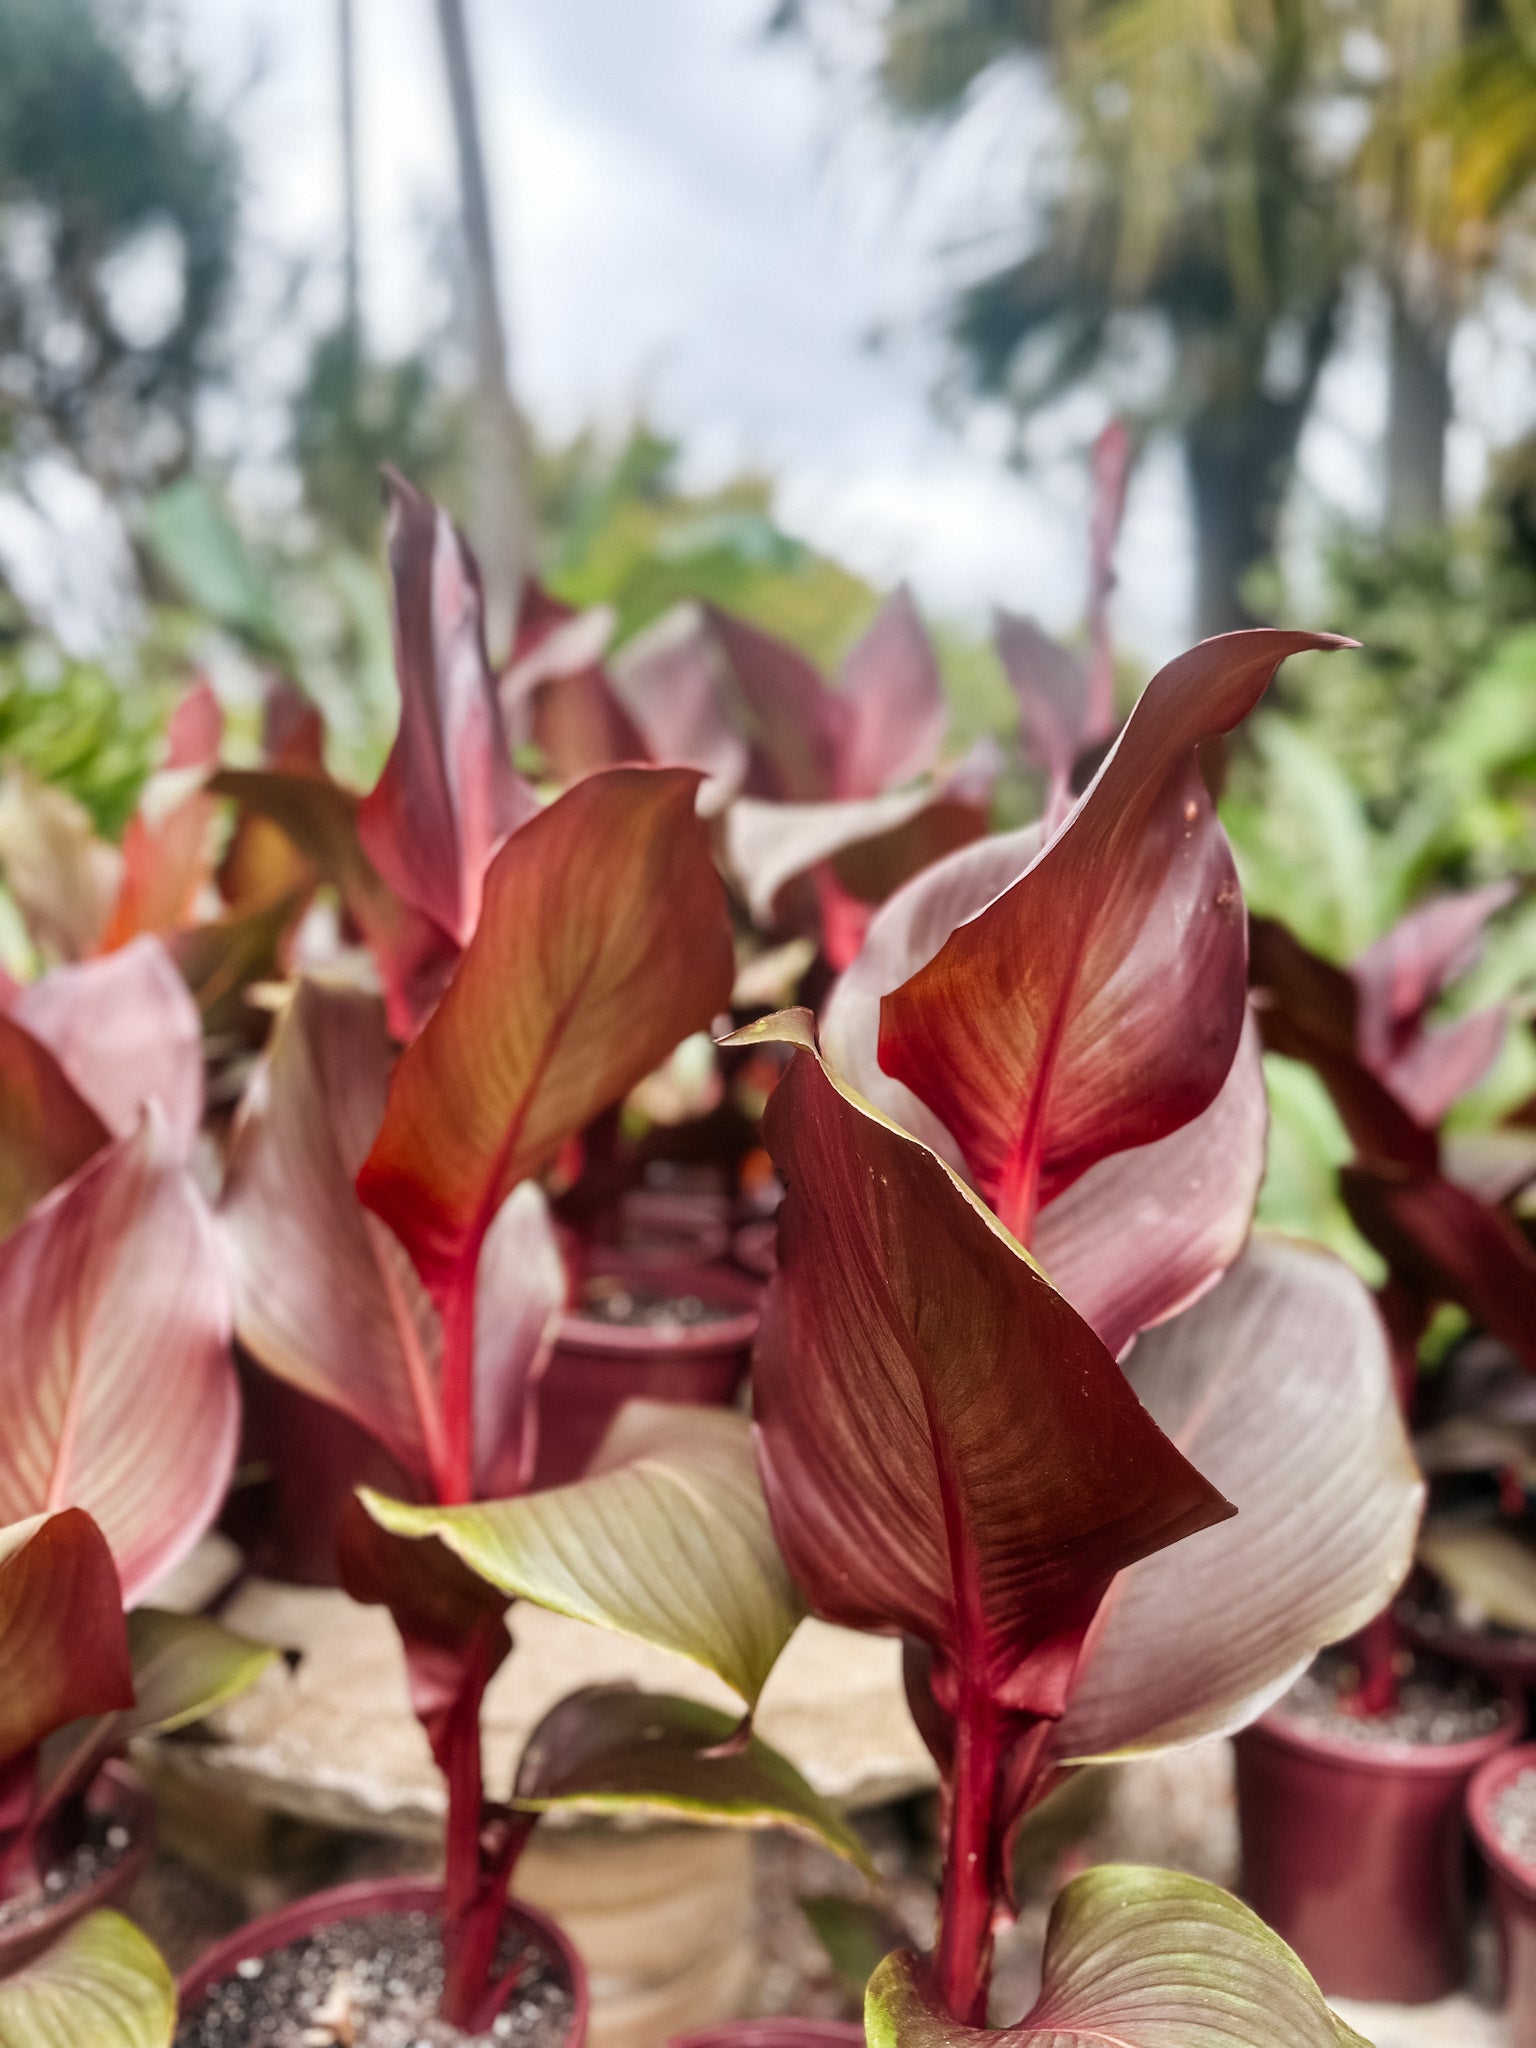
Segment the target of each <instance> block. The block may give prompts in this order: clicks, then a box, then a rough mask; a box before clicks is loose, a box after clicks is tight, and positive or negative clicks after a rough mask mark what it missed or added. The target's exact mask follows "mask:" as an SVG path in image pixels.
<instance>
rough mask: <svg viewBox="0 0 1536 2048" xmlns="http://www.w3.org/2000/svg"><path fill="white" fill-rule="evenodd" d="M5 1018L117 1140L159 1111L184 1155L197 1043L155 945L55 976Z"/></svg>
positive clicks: (199, 1093)
mask: <svg viewBox="0 0 1536 2048" xmlns="http://www.w3.org/2000/svg"><path fill="white" fill-rule="evenodd" d="M11 1015H12V1017H13V1018H14V1019H15V1021H16V1022H17V1023H18V1024H21V1025H24V1026H25V1027H26V1029H27V1030H28V1031H30V1032H31V1033H32V1035H33V1037H34V1038H38V1039H41V1041H42V1042H43V1044H44V1045H46V1046H47V1047H48V1049H49V1051H50V1052H52V1053H53V1055H54V1057H55V1058H56V1059H57V1060H58V1062H59V1065H60V1066H61V1067H62V1068H63V1069H64V1072H65V1073H66V1074H67V1075H68V1076H69V1078H70V1080H71V1081H72V1082H73V1083H74V1085H75V1087H76V1088H78V1089H79V1091H80V1093H81V1094H82V1095H83V1096H84V1097H85V1099H86V1101H87V1102H88V1103H89V1104H90V1105H91V1107H92V1108H93V1109H94V1110H95V1111H96V1112H97V1114H98V1115H99V1116H100V1117H101V1118H102V1121H103V1122H104V1123H105V1124H106V1125H107V1127H108V1128H109V1129H110V1130H111V1131H112V1132H113V1133H114V1135H115V1136H117V1137H125V1136H126V1135H127V1134H128V1133H129V1132H130V1131H132V1130H133V1129H134V1128H135V1127H136V1126H137V1124H138V1122H139V1118H140V1113H141V1111H142V1110H143V1107H144V1104H145V1103H146V1102H158V1103H159V1105H160V1107H161V1109H162V1110H163V1111H164V1112H165V1117H166V1123H167V1126H168V1128H169V1130H170V1132H171V1135H172V1136H173V1138H174V1139H175V1141H176V1143H177V1145H178V1147H179V1148H180V1149H181V1151H182V1153H183V1154H188V1153H190V1152H191V1150H192V1146H193V1144H194V1143H195V1141H196V1138H197V1131H198V1125H199V1124H200V1123H201V1121H202V1114H203V1038H202V1025H201V1023H200V1021H199V1019H198V1014H197V1005H196V1003H194V1002H193V1000H192V997H191V995H190V994H189V992H188V989H187V985H186V983H185V982H184V981H183V979H182V977H181V974H180V972H179V971H178V969H177V967H176V963H175V962H174V961H173V960H172V958H171V956H170V954H169V953H168V952H167V951H166V949H165V947H164V945H163V944H162V943H161V941H160V940H159V939H157V938H152V937H148V936H146V937H143V938H138V939H134V940H132V941H130V943H129V944H127V945H125V946H123V947H121V948H120V949H119V950H118V951H117V952H115V953H106V954H103V955H102V956H101V957H100V958H99V959H95V960H82V961H79V962H76V963H74V964H71V965H66V966H63V967H55V968H54V969H53V970H52V971H51V973H48V974H45V975H44V976H43V977H42V979H41V980H40V981H34V982H30V983H28V984H27V986H26V987H24V988H23V989H21V990H20V992H19V993H18V994H17V996H16V999H15V1001H14V1002H13V1003H12V1005H11Z"/></svg>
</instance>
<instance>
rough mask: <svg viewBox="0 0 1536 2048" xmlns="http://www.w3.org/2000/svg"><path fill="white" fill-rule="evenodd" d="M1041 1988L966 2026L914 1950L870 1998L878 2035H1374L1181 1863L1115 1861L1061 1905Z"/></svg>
mask: <svg viewBox="0 0 1536 2048" xmlns="http://www.w3.org/2000/svg"><path fill="white" fill-rule="evenodd" d="M1041 1979H1042V1981H1041V1987H1040V1996H1039V1997H1038V1998H1037V1999H1036V2001H1035V2003H1034V2005H1033V2007H1032V2008H1031V2009H1030V2011H1029V2012H1028V2013H1026V2014H1025V2016H1024V2018H1023V2019H1022V2020H1020V2021H1019V2023H1018V2025H1017V2026H1014V2027H1003V2028H998V2029H993V2030H988V2029H986V2028H983V2027H967V2026H962V2025H961V2024H960V2023H959V2022H958V2021H955V2020H952V2019H951V2018H950V2017H949V2015H948V2014H947V2013H946V2012H944V2010H943V2009H942V2007H938V2006H936V2005H935V2004H933V2003H932V2001H931V1998H930V1995H929V1992H928V1990H927V1987H926V1985H925V1984H924V1982H923V1978H922V1975H921V1969H920V1966H919V1965H918V1964H917V1962H916V1959H915V1958H914V1957H913V1956H912V1955H910V1954H909V1953H906V1952H902V1953H899V1954H897V1955H893V1956H890V1957H888V1958H887V1960H886V1961H885V1962H884V1963H882V1964H881V1966H880V1968H879V1970H878V1971H877V1972H876V1973H875V1975H874V1977H873V1978H872V1979H871V1981H870V1986H869V1992H868V1996H867V1999H866V2003H865V2008H864V2025H865V2031H866V2034H867V2037H868V2041H869V2048H986V2044H989V2043H991V2044H995V2048H1069V2044H1075V2043H1078V2042H1083V2043H1090V2042H1091V2043H1095V2044H1097V2043H1114V2044H1115V2048H1195V2044H1196V2043H1198V2044H1199V2048H1369V2044H1368V2043H1366V2042H1364V2041H1362V2040H1361V2037H1360V2036H1359V2035H1358V2034H1356V2033H1355V2032H1354V2030H1353V2029H1352V2028H1350V2027H1347V2026H1346V2025H1345V2024H1344V2022H1343V2021H1342V2020H1341V2019H1340V2018H1339V2016H1338V2015H1337V2013H1335V2012H1332V2011H1330V2009H1329V2007H1328V2005H1327V2004H1326V2002H1325V2001H1324V1998H1323V1994H1322V1993H1321V1992H1320V1991H1319V1990H1318V1988H1317V1986H1316V1985H1315V1984H1314V1983H1313V1981H1312V1979H1311V1978H1310V1977H1309V1976H1308V1975H1307V1972H1306V1969H1305V1967H1304V1966H1303V1964H1302V1962H1301V1960H1300V1958H1299V1957H1298V1956H1296V1955H1295V1954H1294V1953H1293V1952H1292V1951H1291V1950H1290V1949H1288V1948H1287V1947H1286V1945H1285V1943H1284V1942H1283V1941H1282V1940H1281V1939H1280V1937H1279V1935H1278V1934H1273V1933H1271V1932H1270V1930H1269V1928H1267V1927H1266V1926H1265V1925H1264V1923H1263V1921H1262V1920H1261V1919H1260V1918H1259V1916H1258V1915H1257V1914H1256V1913H1253V1912H1250V1911H1249V1909H1248V1908H1247V1907H1246V1906H1244V1905H1240V1904H1239V1903H1238V1901H1237V1900H1236V1899H1234V1898H1233V1897H1232V1895H1231V1894H1230V1893H1229V1892H1224V1891H1222V1890H1220V1889H1219V1888H1218V1887H1217V1886H1216V1885H1213V1884H1206V1883H1204V1882H1203V1881H1202V1880H1201V1879H1199V1878H1195V1877H1184V1876H1182V1875H1180V1874H1178V1873H1177V1872H1175V1871H1171V1870H1148V1869H1143V1868H1141V1867H1140V1866H1138V1865H1135V1864H1128V1863H1105V1864H1101V1865H1100V1866H1099V1867H1098V1868H1097V1869H1095V1870H1089V1871H1086V1872H1085V1873H1084V1875H1083V1876H1081V1877H1078V1878H1074V1879H1073V1881H1072V1883H1071V1884H1069V1885H1068V1886H1067V1888H1066V1890H1065V1891H1064V1892H1062V1894H1061V1896H1060V1897H1059V1898H1058V1899H1057V1901H1056V1904H1055V1906H1054V1907H1053V1908H1052V1911H1051V1922H1050V1927H1049V1929H1048V1931H1047V1934H1046V1938H1045V1956H1044V1959H1043V1962H1042V1966H1041Z"/></svg>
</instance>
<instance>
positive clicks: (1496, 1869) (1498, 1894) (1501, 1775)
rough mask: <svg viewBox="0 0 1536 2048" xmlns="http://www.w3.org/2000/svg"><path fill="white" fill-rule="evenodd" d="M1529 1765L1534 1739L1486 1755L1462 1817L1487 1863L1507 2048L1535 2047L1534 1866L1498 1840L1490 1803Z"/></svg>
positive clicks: (1534, 1755) (1535, 1764) (1535, 1752)
mask: <svg viewBox="0 0 1536 2048" xmlns="http://www.w3.org/2000/svg"><path fill="white" fill-rule="evenodd" d="M1529 1770H1536V1743H1522V1744H1521V1745H1520V1746H1519V1747H1518V1748H1516V1749H1506V1750H1505V1752H1504V1754H1503V1755H1502V1756H1496V1757H1491V1758H1490V1759H1489V1761H1488V1762H1487V1763H1485V1764H1484V1765H1483V1766H1482V1768H1481V1769H1480V1770H1479V1771H1478V1772H1477V1773H1476V1774H1475V1776H1474V1777H1473V1779H1472V1782H1471V1784H1470V1785H1469V1786H1468V1787H1467V1819H1468V1821H1469V1822H1470V1824H1471V1828H1472V1833H1473V1836H1474V1837H1475V1839H1476V1842H1477V1846H1478V1848H1479V1849H1480V1850H1481V1852H1482V1858H1483V1861H1484V1863H1486V1864H1487V1866H1488V1874H1489V1879H1490V1883H1491V1889H1492V1892H1493V1903H1494V1909H1495V1911H1496V1912H1497V1914H1498V1919H1499V1948H1500V1951H1501V1952H1502V1955H1503V1960H1504V1969H1503V1976H1504V2006H1505V2022H1506V2025H1507V2027H1508V2031H1509V2041H1510V2048H1536V1865H1532V1864H1529V1863H1522V1862H1521V1861H1520V1859H1519V1858H1518V1857H1516V1856H1514V1855H1512V1854H1511V1853H1510V1851H1509V1850H1508V1849H1506V1848H1505V1846H1504V1844H1503V1843H1502V1842H1501V1841H1500V1840H1499V1836H1498V1831H1497V1830H1496V1828H1495V1827H1494V1825H1493V1805H1494V1801H1495V1800H1496V1799H1497V1798H1498V1796H1499V1794H1500V1793H1501V1792H1502V1791H1503V1790H1504V1787H1505V1786H1506V1785H1508V1784H1510V1783H1511V1782H1512V1781H1513V1780H1514V1779H1516V1778H1518V1777H1519V1775H1520V1773H1521V1772H1522V1771H1529Z"/></svg>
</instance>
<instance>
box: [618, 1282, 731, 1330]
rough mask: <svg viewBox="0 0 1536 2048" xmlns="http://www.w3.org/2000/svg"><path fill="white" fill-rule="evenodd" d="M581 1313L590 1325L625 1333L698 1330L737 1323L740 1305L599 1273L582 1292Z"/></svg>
mask: <svg viewBox="0 0 1536 2048" xmlns="http://www.w3.org/2000/svg"><path fill="white" fill-rule="evenodd" d="M581 1313H582V1315H583V1316H584V1317H585V1318H586V1320H587V1321H588V1322H591V1323H610V1324H612V1325H614V1326H615V1327H616V1328H620V1329H626V1330H676V1329H684V1330H695V1329H698V1328H700V1327H701V1326H703V1325H705V1324H708V1323H733V1322H735V1320H736V1318H737V1317H738V1316H739V1315H740V1314H741V1305H740V1303H739V1302H728V1301H708V1300H706V1299H705V1297H704V1296H703V1295H700V1294H673V1293H669V1292H667V1291H665V1290H664V1289H661V1288H656V1287H647V1286H645V1285H644V1284H643V1282H639V1281H635V1280H615V1279H612V1278H610V1277H608V1276H607V1275H604V1274H598V1275H596V1276H595V1277H594V1278H593V1279H591V1280H589V1281H588V1282H587V1283H586V1285H585V1287H583V1289H582V1290H581Z"/></svg>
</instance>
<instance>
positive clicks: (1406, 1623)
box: [1397, 1603, 1536, 1686]
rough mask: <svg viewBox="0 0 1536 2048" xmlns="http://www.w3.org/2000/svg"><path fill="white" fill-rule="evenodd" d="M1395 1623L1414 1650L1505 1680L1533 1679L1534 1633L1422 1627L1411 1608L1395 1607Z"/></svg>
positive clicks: (1535, 1674)
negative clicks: (1509, 1633) (1514, 1634)
mask: <svg viewBox="0 0 1536 2048" xmlns="http://www.w3.org/2000/svg"><path fill="white" fill-rule="evenodd" d="M1397 1622H1398V1626H1399V1627H1400V1628H1401V1629H1402V1632H1403V1634H1404V1635H1405V1636H1406V1637H1407V1638H1408V1640H1409V1642H1410V1643H1412V1644H1413V1646H1414V1648H1415V1649H1416V1650H1427V1651H1429V1652H1430V1653H1431V1655H1433V1656H1436V1657H1448V1658H1449V1659H1450V1660H1451V1662H1452V1663H1455V1664H1467V1665H1470V1666H1471V1668H1472V1669H1473V1670H1474V1671H1481V1672H1482V1673H1483V1674H1484V1676H1485V1677H1490V1678H1496V1679H1499V1680H1502V1681H1504V1682H1505V1683H1507V1684H1515V1685H1520V1686H1528V1685H1530V1684H1531V1683H1533V1682H1536V1636H1526V1637H1524V1638H1522V1637H1520V1636H1488V1635H1484V1634H1482V1633H1481V1632H1480V1631H1479V1630H1477V1629H1473V1628H1454V1627H1447V1628H1426V1627H1425V1626H1424V1624H1423V1622H1422V1621H1421V1620H1420V1619H1419V1618H1418V1616H1417V1615H1416V1613H1415V1612H1414V1610H1413V1608H1412V1607H1410V1606H1408V1605H1407V1604H1406V1603H1404V1605H1403V1606H1401V1607H1400V1608H1399V1609H1398V1610H1397Z"/></svg>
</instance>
